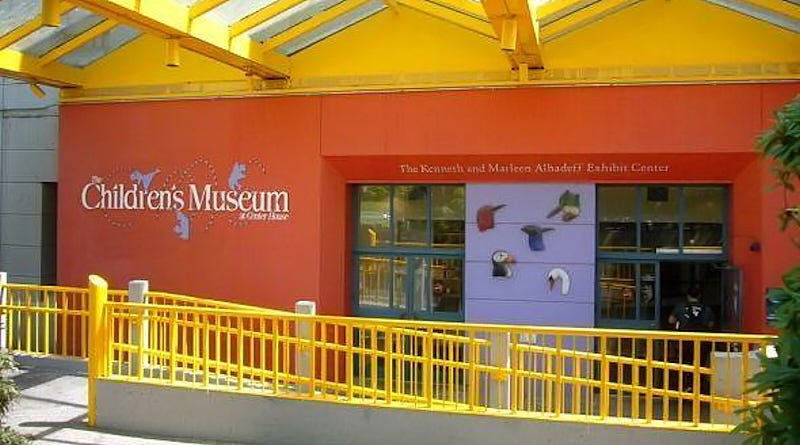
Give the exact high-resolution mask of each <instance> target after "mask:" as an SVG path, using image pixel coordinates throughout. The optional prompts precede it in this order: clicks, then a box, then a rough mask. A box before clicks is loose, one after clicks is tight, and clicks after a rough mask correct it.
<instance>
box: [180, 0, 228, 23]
mask: <svg viewBox="0 0 800 445" xmlns="http://www.w3.org/2000/svg"><path fill="white" fill-rule="evenodd" d="M227 1H228V0H200V1H199V2H197V3H195V4H193V5H192V6H191V7H189V18H190V19H192V20H194V19H195V18H197V17H200V16H201V15H203V14H205V13H207V12H208V11H211V10H212V9H214V8H216V7H217V6H219V5H221V4H223V3H225V2H227Z"/></svg>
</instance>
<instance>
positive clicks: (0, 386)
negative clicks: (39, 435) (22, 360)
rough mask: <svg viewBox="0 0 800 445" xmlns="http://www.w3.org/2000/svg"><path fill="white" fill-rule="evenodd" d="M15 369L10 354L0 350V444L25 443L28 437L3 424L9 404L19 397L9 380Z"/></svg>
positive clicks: (15, 366)
mask: <svg viewBox="0 0 800 445" xmlns="http://www.w3.org/2000/svg"><path fill="white" fill-rule="evenodd" d="M16 369H17V364H16V363H15V362H14V358H13V357H12V356H11V354H8V353H6V352H0V445H26V444H28V443H30V439H28V438H27V437H26V436H23V435H22V434H19V433H17V432H16V431H14V430H12V429H11V428H10V427H8V426H6V425H3V419H5V416H6V414H8V410H9V409H10V408H11V404H12V403H13V402H14V400H16V399H17V397H19V391H17V388H16V386H14V381H13V380H11V373H12V372H14V371H15V370H16Z"/></svg>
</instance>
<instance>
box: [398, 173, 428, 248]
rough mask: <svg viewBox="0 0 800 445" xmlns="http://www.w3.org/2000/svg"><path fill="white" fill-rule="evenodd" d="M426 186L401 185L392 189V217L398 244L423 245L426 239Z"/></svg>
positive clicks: (425, 243)
mask: <svg viewBox="0 0 800 445" xmlns="http://www.w3.org/2000/svg"><path fill="white" fill-rule="evenodd" d="M427 208H428V188H427V187H426V186H422V185H402V186H397V187H395V189H394V201H393V209H394V215H392V216H393V218H392V221H393V224H394V239H395V244H396V245H398V246H425V245H427V241H428V212H427Z"/></svg>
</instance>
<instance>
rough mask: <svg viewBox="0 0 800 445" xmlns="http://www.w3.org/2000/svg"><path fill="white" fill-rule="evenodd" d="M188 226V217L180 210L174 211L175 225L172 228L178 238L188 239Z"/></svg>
mask: <svg viewBox="0 0 800 445" xmlns="http://www.w3.org/2000/svg"><path fill="white" fill-rule="evenodd" d="M189 226H190V220H189V217H188V216H187V215H186V214H185V213H183V212H181V211H176V212H175V227H173V229H172V230H173V231H174V232H175V234H176V235H178V238H180V239H182V240H188V239H189Z"/></svg>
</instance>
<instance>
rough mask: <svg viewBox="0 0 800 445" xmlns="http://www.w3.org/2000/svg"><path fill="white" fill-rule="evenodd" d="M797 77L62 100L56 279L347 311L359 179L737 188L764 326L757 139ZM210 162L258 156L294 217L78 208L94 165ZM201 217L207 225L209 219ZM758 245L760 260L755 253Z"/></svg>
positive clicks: (768, 223) (737, 235)
mask: <svg viewBox="0 0 800 445" xmlns="http://www.w3.org/2000/svg"><path fill="white" fill-rule="evenodd" d="M798 92H800V83H787V84H768V85H760V84H743V85H704V86H637V87H634V86H631V87H579V88H577V87H576V88H524V89H505V90H502V89H501V90H472V91H443V92H415V93H376V94H363V95H332V96H323V97H291V98H251V99H227V100H194V101H189V100H187V101H176V102H151V103H136V104H104V105H67V106H64V107H63V110H62V133H61V157H60V173H61V179H60V185H59V280H60V282H62V283H64V284H81V283H83V282H84V281H85V280H86V275H87V274H88V273H91V272H97V273H101V274H104V275H106V276H107V277H109V278H110V279H111V281H112V283H113V284H114V285H115V286H117V287H120V286H123V285H124V283H125V282H126V281H127V280H128V279H132V278H148V279H150V280H151V287H152V288H155V289H168V290H172V291H176V292H187V293H196V294H205V295H213V296H220V297H224V298H229V299H233V300H239V301H248V302H253V303H257V304H261V305H267V306H276V307H290V306H291V305H292V304H293V302H294V301H295V300H296V299H300V298H307V299H314V300H317V301H318V302H319V303H320V311H321V312H324V313H346V312H347V311H348V307H349V301H350V300H349V285H348V283H349V277H348V276H347V274H348V270H349V254H348V246H349V244H350V243H349V241H348V235H349V234H348V230H347V228H348V225H349V211H350V210H349V203H348V199H347V196H348V192H347V183H348V182H351V183H352V182H361V181H392V182H403V181H409V182H419V181H422V182H466V181H469V182H513V181H526V182H536V181H554V180H579V181H580V180H583V181H593V182H594V181H596V182H615V181H624V182H686V181H693V182H715V183H729V184H731V186H732V196H733V199H732V200H733V203H732V217H733V223H732V243H733V248H732V260H733V262H734V263H735V264H737V265H738V266H740V267H742V269H743V270H744V273H745V291H746V298H747V303H746V307H745V313H746V314H748V315H747V318H746V320H745V325H746V327H747V329H748V330H750V331H757V330H762V329H763V322H762V320H763V298H762V295H763V289H764V287H766V286H769V285H774V284H776V280H778V279H779V277H780V273H781V271H782V270H784V269H786V268H788V265H789V264H792V262H796V261H797V252H796V251H793V250H792V249H790V248H788V247H787V245H786V243H785V241H784V238H782V236H783V235H781V234H779V233H778V232H777V231H776V230H774V224H773V223H772V219H771V218H772V216H773V215H774V212H773V210H774V208H775V207H776V205H777V204H778V202H777V201H776V197H775V196H774V195H772V194H766V193H765V190H766V184H767V183H768V182H769V177H768V174H767V173H766V170H765V168H764V167H763V166H762V165H761V163H760V162H759V160H758V159H757V157H756V156H755V155H754V153H753V149H752V147H753V141H754V139H755V137H756V136H757V135H758V134H759V132H760V131H761V130H762V129H763V128H765V127H766V126H767V125H769V116H770V112H771V110H773V109H775V108H776V107H777V106H778V105H779V104H782V103H784V102H786V101H787V100H788V99H789V98H791V97H792V96H793V95H794V94H797V93H798ZM198 156H204V157H206V158H208V159H209V161H210V162H212V163H213V164H214V165H216V166H217V167H216V168H218V169H219V170H220V171H221V172H222V173H220V175H221V176H223V177H225V176H226V175H227V171H228V170H227V169H229V168H230V165H231V164H232V163H233V162H234V161H241V160H245V159H251V158H253V157H257V158H259V159H260V160H261V161H263V162H264V163H265V165H266V166H267V170H268V174H267V175H266V176H264V177H263V178H261V180H262V182H261V183H259V184H260V185H262V186H264V187H271V188H278V187H280V188H285V189H286V190H289V191H290V193H291V203H292V208H291V219H290V220H289V221H288V222H283V223H269V224H266V223H262V224H252V225H249V226H247V227H234V226H232V225H230V224H215V226H214V227H212V228H211V229H209V230H208V231H207V232H197V233H196V234H195V236H193V237H192V239H190V240H189V241H183V240H179V239H178V238H177V237H176V236H174V234H172V233H171V232H170V230H169V229H170V226H171V224H172V222H173V221H172V219H174V218H172V216H171V215H169V214H167V215H164V216H160V217H156V216H157V215H155V214H139V213H135V214H125V215H124V216H125V218H128V219H127V220H126V221H128V220H130V221H135V222H136V225H135V226H134V227H131V228H128V229H124V228H118V227H114V226H112V225H110V224H109V222H108V221H107V220H106V219H105V218H104V217H103V215H102V214H99V213H97V212H96V211H87V210H84V209H82V208H81V206H80V205H79V193H80V189H81V187H82V186H83V185H84V184H86V182H87V181H88V180H90V178H91V177H92V175H101V176H102V175H108V174H111V173H112V172H115V171H116V172H117V173H116V174H117V175H119V174H121V173H120V172H124V174H128V172H130V171H131V170H132V169H135V168H143V169H147V168H149V167H150V166H161V168H162V170H164V171H168V170H169V171H172V170H176V169H181V168H183V167H184V166H186V165H188V164H190V163H191V162H192V160H194V159H195V158H197V157H198ZM544 161H547V162H553V163H559V162H587V161H589V162H603V161H607V162H619V163H627V164H630V163H632V162H640V161H641V162H647V163H660V164H663V165H668V166H669V167H670V170H669V172H662V173H657V174H640V173H637V174H634V173H624V174H586V173H573V174H567V175H564V174H529V173H519V172H517V173H511V174H501V175H486V174H482V173H466V172H464V173H451V174H427V173H407V172H406V173H404V172H402V170H401V168H400V166H401V164H403V163H410V164H413V163H420V162H424V163H428V164H435V165H454V164H460V165H464V166H467V165H473V166H475V165H480V164H483V163H487V162H514V163H518V164H526V165H535V164H536V163H538V162H544ZM198 218H201V217H200V216H198ZM750 240H758V241H760V242H761V243H762V251H761V252H752V251H750V249H749V246H750Z"/></svg>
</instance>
